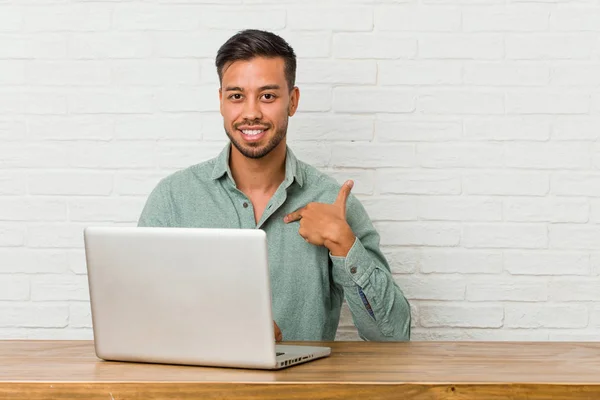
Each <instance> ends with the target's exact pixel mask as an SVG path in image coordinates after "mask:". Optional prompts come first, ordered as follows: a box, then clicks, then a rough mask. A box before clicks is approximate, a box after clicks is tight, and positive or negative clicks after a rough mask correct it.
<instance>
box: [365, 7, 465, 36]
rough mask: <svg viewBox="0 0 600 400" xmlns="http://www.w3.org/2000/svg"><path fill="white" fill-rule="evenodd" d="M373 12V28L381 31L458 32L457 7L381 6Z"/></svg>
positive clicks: (459, 20) (459, 14) (459, 18)
mask: <svg viewBox="0 0 600 400" xmlns="http://www.w3.org/2000/svg"><path fill="white" fill-rule="evenodd" d="M375 10H376V12H375V28H376V29H377V30H381V31H405V32H455V31H458V30H460V24H461V12H460V9H459V8H458V7H427V6H413V5H401V6H381V7H377V8H376V9H375Z"/></svg>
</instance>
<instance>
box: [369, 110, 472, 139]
mask: <svg viewBox="0 0 600 400" xmlns="http://www.w3.org/2000/svg"><path fill="white" fill-rule="evenodd" d="M375 136H376V137H377V140H378V141H379V142H402V141H407V142H413V141H414V142H429V141H431V142H443V141H450V140H457V139H459V138H460V137H461V136H462V124H461V122H460V121H454V120H444V119H441V120H435V119H422V120H419V119H417V120H415V119H412V118H405V117H401V116H397V115H385V114H382V115H378V116H377V119H376V120H375Z"/></svg>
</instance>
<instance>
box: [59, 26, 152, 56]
mask: <svg viewBox="0 0 600 400" xmlns="http://www.w3.org/2000/svg"><path fill="white" fill-rule="evenodd" d="M67 51H68V53H69V55H70V56H71V57H72V58H75V59H110V58H127V59H131V58H146V57H150V56H151V55H152V37H151V36H150V35H148V34H146V33H136V32H89V33H76V34H72V35H70V36H69V40H68V44H67Z"/></svg>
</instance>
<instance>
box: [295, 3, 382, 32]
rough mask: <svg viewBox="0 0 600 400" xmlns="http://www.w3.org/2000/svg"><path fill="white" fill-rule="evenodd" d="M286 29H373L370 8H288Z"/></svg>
mask: <svg viewBox="0 0 600 400" xmlns="http://www.w3.org/2000/svg"><path fill="white" fill-rule="evenodd" d="M287 28H289V29H291V30H293V31H296V30H319V29H320V30H331V31H370V30H372V29H373V11H372V9H371V8H370V7H318V8H317V7H312V6H308V7H307V6H303V7H290V8H288V12H287Z"/></svg>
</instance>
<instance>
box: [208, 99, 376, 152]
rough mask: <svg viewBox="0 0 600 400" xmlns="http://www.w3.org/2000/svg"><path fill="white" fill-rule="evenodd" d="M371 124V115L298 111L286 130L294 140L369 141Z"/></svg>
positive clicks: (371, 135) (370, 138)
mask: <svg viewBox="0 0 600 400" xmlns="http://www.w3.org/2000/svg"><path fill="white" fill-rule="evenodd" d="M301 96H302V94H301ZM219 117H220V115H219ZM220 124H221V125H222V121H220ZM373 124H374V122H373V117H371V116H362V115H344V114H320V113H315V114H310V113H298V114H296V115H294V117H292V118H291V119H290V120H289V122H288V132H293V135H294V140H300V141H305V140H309V141H310V140H326V141H336V142H338V141H342V142H353V141H371V140H372V139H373ZM221 134H222V133H221Z"/></svg>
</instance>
